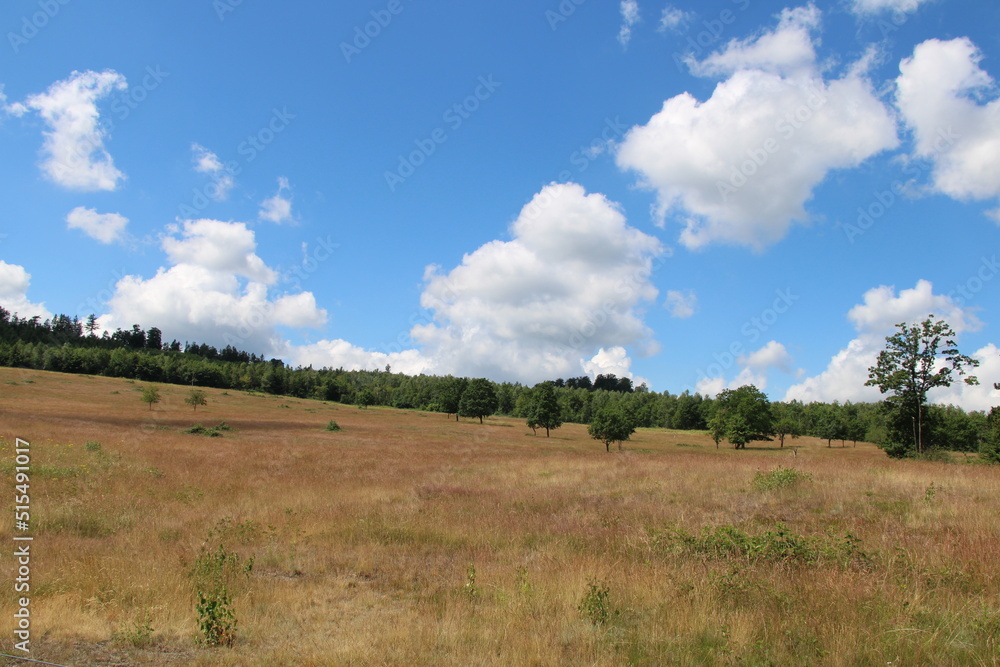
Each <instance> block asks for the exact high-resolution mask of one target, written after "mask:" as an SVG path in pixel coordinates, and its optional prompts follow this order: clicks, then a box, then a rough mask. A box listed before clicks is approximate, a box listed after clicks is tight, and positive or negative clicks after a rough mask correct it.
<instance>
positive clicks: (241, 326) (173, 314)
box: [100, 220, 327, 355]
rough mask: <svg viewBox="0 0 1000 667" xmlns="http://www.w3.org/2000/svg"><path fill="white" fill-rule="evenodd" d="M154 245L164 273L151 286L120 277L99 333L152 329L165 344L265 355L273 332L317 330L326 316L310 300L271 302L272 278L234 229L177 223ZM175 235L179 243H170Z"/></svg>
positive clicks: (294, 297)
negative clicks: (163, 257)
mask: <svg viewBox="0 0 1000 667" xmlns="http://www.w3.org/2000/svg"><path fill="white" fill-rule="evenodd" d="M171 234H173V235H168V236H165V237H164V238H163V240H162V243H161V245H162V247H163V250H164V251H165V252H166V253H167V256H168V258H169V259H170V262H171V264H172V266H170V267H169V268H165V267H162V268H160V269H159V270H158V271H157V272H156V275H155V276H153V277H151V278H148V279H147V278H142V277H141V276H125V277H124V278H122V279H121V280H119V281H118V283H117V284H116V285H115V292H114V295H113V296H112V298H111V299H110V300H109V301H108V306H109V308H110V312H108V313H106V314H104V315H102V316H101V318H100V320H101V326H102V328H105V329H114V328H117V327H129V326H131V325H132V324H134V323H139V324H140V325H142V326H157V327H159V328H160V329H162V330H163V335H164V337H165V338H167V339H170V338H176V339H178V340H182V341H183V340H188V341H198V342H205V343H209V344H212V345H216V346H225V345H234V346H235V347H237V348H240V349H245V350H247V351H251V352H260V353H264V354H268V355H279V354H284V353H285V352H287V350H288V343H287V342H286V341H284V340H283V339H282V337H281V335H280V334H279V332H278V331H277V327H280V326H287V327H292V328H303V327H319V326H321V325H323V324H324V323H325V322H326V319H327V313H326V311H325V310H323V309H321V308H319V307H317V305H316V299H315V297H314V296H313V295H312V293H310V292H302V293H299V294H291V295H281V296H277V297H272V296H271V295H269V293H268V285H269V284H271V283H273V282H274V281H275V278H276V273H275V272H274V271H273V270H272V269H271V268H269V267H268V266H267V265H266V264H264V261H263V260H262V259H261V258H260V257H258V256H257V254H256V241H255V238H254V234H253V232H252V231H250V230H249V229H247V226H246V225H245V224H244V223H242V222H220V221H218V220H195V221H191V220H188V221H185V222H184V223H183V226H182V227H181V228H177V227H176V226H172V229H171ZM178 235H179V236H178Z"/></svg>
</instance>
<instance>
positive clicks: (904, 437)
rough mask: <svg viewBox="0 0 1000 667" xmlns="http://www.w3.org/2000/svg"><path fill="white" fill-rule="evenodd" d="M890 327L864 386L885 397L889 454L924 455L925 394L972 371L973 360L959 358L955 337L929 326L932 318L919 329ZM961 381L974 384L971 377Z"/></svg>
mask: <svg viewBox="0 0 1000 667" xmlns="http://www.w3.org/2000/svg"><path fill="white" fill-rule="evenodd" d="M896 328H897V329H898V331H897V332H896V333H895V334H893V335H892V336H887V337H886V339H885V342H886V346H885V349H884V350H882V352H880V353H879V355H878V361H877V362H876V364H875V365H874V366H871V367H870V368H869V369H868V381H867V382H865V386H876V387H878V388H879V391H881V392H882V393H883V394H891V395H890V396H889V397H888V398H886V399H885V401H884V405H885V406H886V409H887V410H888V412H889V414H890V422H891V425H890V438H891V439H892V440H893V441H894V442H893V443H892V444H895V445H897V447H896V448H894V449H892V450H891V451H892V452H894V453H896V455H900V456H901V455H905V454H906V452H907V451H912V450H916V452H917V453H923V451H924V421H925V415H924V412H925V410H924V406H925V405H926V404H927V392H928V391H930V390H931V389H933V388H935V387H950V386H951V383H952V382H954V381H955V377H954V376H953V373H957V374H958V375H959V376H964V375H965V370H966V368H975V367H976V366H978V365H979V361H977V360H976V359H973V358H972V357H968V356H966V355H964V354H960V353H959V351H958V348H957V347H956V346H955V340H954V338H955V332H954V331H953V330H952V328H951V327H950V326H949V325H948V323H947V322H945V321H944V320H937V321H934V315H930V316H929V317H928V318H927V319H926V320H924V321H923V322H921V323H920V324H914V325H908V324H906V323H905V322H901V323H899V324H897V325H896ZM942 358H943V359H942ZM942 361H943V363H942ZM964 381H965V383H966V384H970V385H976V384H979V380H978V379H977V378H976V376H974V375H970V376H968V377H966V378H965V379H964ZM908 427H909V428H908ZM887 451H890V450H887Z"/></svg>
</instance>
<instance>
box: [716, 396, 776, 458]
mask: <svg viewBox="0 0 1000 667" xmlns="http://www.w3.org/2000/svg"><path fill="white" fill-rule="evenodd" d="M709 428H710V429H711V431H712V437H713V439H715V441H716V444H718V441H719V438H725V439H726V440H728V441H729V442H731V443H732V444H733V446H734V447H735V448H736V449H746V446H747V443H748V442H753V441H755V440H770V439H771V436H773V435H774V434H775V433H774V417H773V415H772V414H771V402H770V401H769V400H768V398H767V396H765V395H764V392H762V391H761V390H760V389H758V388H757V387H755V386H754V385H752V384H747V385H743V386H742V387H739V388H737V389H724V390H723V391H722V392H721V393H720V394H719V395H718V396H717V397H716V398H715V415H714V416H713V417H712V419H711V422H710V425H709Z"/></svg>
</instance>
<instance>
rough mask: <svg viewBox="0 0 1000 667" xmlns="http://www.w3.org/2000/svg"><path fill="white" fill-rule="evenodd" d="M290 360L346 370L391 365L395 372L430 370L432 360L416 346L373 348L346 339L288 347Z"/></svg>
mask: <svg viewBox="0 0 1000 667" xmlns="http://www.w3.org/2000/svg"><path fill="white" fill-rule="evenodd" d="M289 357H290V359H291V360H292V363H293V364H296V365H300V366H308V365H310V364H312V365H313V366H316V367H323V366H326V367H330V368H344V369H345V370H349V371H356V370H375V369H382V368H385V367H386V366H387V365H388V366H392V370H393V371H394V372H396V373H405V374H406V375H420V374H421V373H433V372H435V371H434V366H433V362H432V361H431V360H430V359H428V358H427V357H425V356H424V355H422V354H421V353H420V352H419V351H417V350H403V351H402V352H391V353H387V352H375V351H371V350H366V349H364V348H361V347H358V346H356V345H352V344H351V343H348V342H347V341H346V340H341V339H337V340H324V341H320V342H318V343H312V344H310V345H298V346H295V347H294V348H290V350H289Z"/></svg>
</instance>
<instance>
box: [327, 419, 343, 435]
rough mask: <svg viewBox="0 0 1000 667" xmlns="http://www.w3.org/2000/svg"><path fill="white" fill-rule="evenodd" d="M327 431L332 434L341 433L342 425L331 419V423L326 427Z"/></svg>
mask: <svg viewBox="0 0 1000 667" xmlns="http://www.w3.org/2000/svg"><path fill="white" fill-rule="evenodd" d="M326 430H327V431H331V432H336V431H341V430H343V429H341V428H340V424H338V423H337V422H335V421H334V420H332V419H331V420H330V423H329V424H327V425H326Z"/></svg>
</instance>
